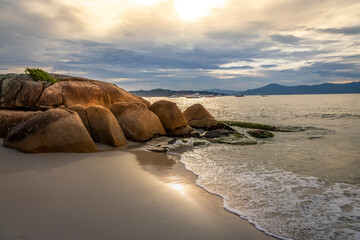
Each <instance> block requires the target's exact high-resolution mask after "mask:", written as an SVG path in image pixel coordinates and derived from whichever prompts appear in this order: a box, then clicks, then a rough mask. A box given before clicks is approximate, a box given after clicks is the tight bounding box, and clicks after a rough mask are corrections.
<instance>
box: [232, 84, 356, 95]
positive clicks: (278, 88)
mask: <svg viewBox="0 0 360 240" xmlns="http://www.w3.org/2000/svg"><path fill="white" fill-rule="evenodd" d="M341 93H360V82H352V83H344V84H333V83H324V84H320V85H309V86H307V85H300V86H293V87H289V86H283V85H279V84H275V83H272V84H269V85H266V86H264V87H261V88H256V89H251V90H247V91H239V92H237V94H243V95H259V94H260V95H291V94H341Z"/></svg>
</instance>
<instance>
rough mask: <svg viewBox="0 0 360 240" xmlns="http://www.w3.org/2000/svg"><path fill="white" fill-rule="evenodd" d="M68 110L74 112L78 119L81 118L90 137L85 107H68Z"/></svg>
mask: <svg viewBox="0 0 360 240" xmlns="http://www.w3.org/2000/svg"><path fill="white" fill-rule="evenodd" d="M68 109H70V110H71V111H74V112H76V113H77V114H78V115H79V117H80V118H81V120H82V122H83V124H84V126H85V128H86V130H87V131H88V132H89V134H90V135H91V128H90V124H89V120H88V117H87V114H86V107H84V106H83V105H81V104H76V105H72V106H70V107H68Z"/></svg>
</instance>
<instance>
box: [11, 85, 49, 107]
mask: <svg viewBox="0 0 360 240" xmlns="http://www.w3.org/2000/svg"><path fill="white" fill-rule="evenodd" d="M21 85H22V87H21V89H20V91H19V92H18V94H17V96H16V101H15V107H21V108H23V107H25V108H30V109H31V108H34V107H35V106H36V103H37V101H38V99H39V97H40V95H41V93H42V90H43V84H42V83H41V82H35V81H33V80H28V81H22V82H21Z"/></svg>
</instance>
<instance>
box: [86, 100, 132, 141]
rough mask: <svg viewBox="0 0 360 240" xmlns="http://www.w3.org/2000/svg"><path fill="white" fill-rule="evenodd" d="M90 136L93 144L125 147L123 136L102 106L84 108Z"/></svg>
mask: <svg viewBox="0 0 360 240" xmlns="http://www.w3.org/2000/svg"><path fill="white" fill-rule="evenodd" d="M86 114H87V119H88V122H89V125H90V129H91V136H92V138H93V140H94V141H95V142H99V143H104V144H107V145H110V146H113V147H118V146H123V145H126V138H125V135H124V133H123V131H122V129H121V127H120V125H119V123H118V122H117V120H116V118H115V117H114V115H113V114H112V113H111V112H110V111H109V110H108V109H106V108H104V107H102V106H91V107H87V108H86Z"/></svg>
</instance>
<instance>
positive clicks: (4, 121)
mask: <svg viewBox="0 0 360 240" xmlns="http://www.w3.org/2000/svg"><path fill="white" fill-rule="evenodd" d="M41 113H42V112H41V111H14V110H0V138H4V137H5V136H6V135H7V134H8V133H9V132H10V130H11V129H13V128H14V127H16V126H17V125H19V124H20V123H22V122H25V121H27V120H28V119H30V118H32V117H34V116H37V115H39V114H41Z"/></svg>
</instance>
